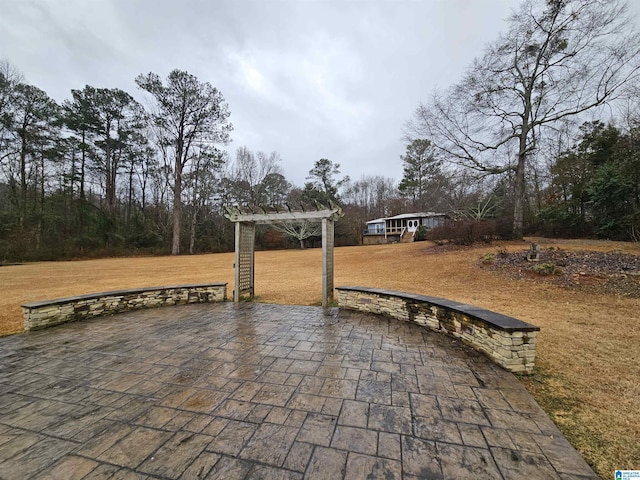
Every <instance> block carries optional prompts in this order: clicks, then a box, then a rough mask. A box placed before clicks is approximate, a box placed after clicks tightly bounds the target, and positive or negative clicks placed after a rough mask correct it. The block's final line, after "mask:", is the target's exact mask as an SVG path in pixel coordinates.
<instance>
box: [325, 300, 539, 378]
mask: <svg viewBox="0 0 640 480" xmlns="http://www.w3.org/2000/svg"><path fill="white" fill-rule="evenodd" d="M336 290H337V291H338V306H339V307H340V308H347V309H352V310H359V311H361V312H369V313H376V314H381V315H385V316H388V317H392V318H396V319H398V320H404V321H407V322H413V323H417V324H418V325H422V326H425V327H427V328H429V329H431V330H435V331H439V332H443V333H446V334H447V335H450V336H452V337H454V338H457V339H459V340H462V341H463V342H464V343H466V344H468V345H470V346H471V347H473V348H474V349H476V350H478V351H480V352H482V353H484V354H485V355H487V356H488V357H489V358H491V359H492V360H493V361H494V362H496V363H497V364H499V365H501V366H502V367H504V368H505V369H507V370H509V371H511V372H514V373H527V374H530V373H532V372H533V367H534V364H535V358H536V334H537V332H538V331H539V330H540V328H539V327H536V326H535V325H532V324H530V323H526V322H523V321H521V320H517V319H515V318H512V317H508V316H506V315H502V314H500V313H496V312H492V311H490V310H485V309H482V308H479V307H474V306H472V305H467V304H464V303H458V302H453V301H450V300H445V299H442V298H436V297H429V296H425V295H418V294H413V293H405V292H395V291H392V290H381V289H375V288H367V287H337V288H336Z"/></svg>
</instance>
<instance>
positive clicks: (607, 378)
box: [0, 240, 640, 478]
mask: <svg viewBox="0 0 640 480" xmlns="http://www.w3.org/2000/svg"><path fill="white" fill-rule="evenodd" d="M540 241H541V243H542V246H543V248H546V247H548V246H551V245H558V246H560V247H561V248H563V249H582V250H583V249H593V250H600V251H611V250H613V249H616V250H622V251H624V252H627V253H634V254H640V245H637V244H626V243H614V242H596V241H592V242H584V241H550V240H549V241H546V240H540ZM428 247H429V244H427V243H413V244H396V245H385V246H367V247H342V248H338V249H336V252H335V284H336V285H364V286H370V287H382V288H389V289H394V290H403V291H409V292H416V293H424V294H428V295H432V296H439V297H444V298H449V299H452V300H456V301H460V302H466V303H471V304H474V305H478V306H480V307H484V308H487V309H490V310H494V311H497V312H500V313H504V314H506V315H511V316H513V317H516V318H519V319H521V320H524V321H527V322H531V323H534V324H536V325H538V326H540V327H541V332H540V336H539V340H538V346H537V352H538V358H537V369H536V373H535V375H533V376H530V377H523V378H522V381H523V382H524V384H525V385H526V386H527V388H528V389H529V391H531V393H532V394H533V395H534V396H535V397H536V399H537V400H538V402H539V403H540V405H541V406H542V407H543V408H544V409H545V410H546V411H547V413H548V414H549V415H550V416H551V417H552V418H553V419H554V420H555V422H556V423H557V424H558V426H559V427H560V428H561V430H562V431H563V432H564V433H565V435H566V436H567V438H568V439H569V440H570V441H571V442H572V443H573V445H574V446H575V447H576V448H578V449H579V450H580V451H581V452H582V453H583V455H584V456H585V458H586V459H587V460H588V461H589V463H590V464H591V465H592V466H593V467H594V468H595V470H596V471H597V472H598V473H599V474H600V475H601V476H602V477H603V478H611V477H612V475H613V472H614V469H633V468H636V469H637V468H640V347H639V345H640V311H639V310H640V309H639V308H638V307H639V306H640V305H639V303H640V302H639V301H638V299H630V298H625V297H621V296H614V295H607V294H594V293H589V292H586V291H583V290H575V289H566V288H562V287H558V286H555V285H551V284H547V283H544V282H539V281H533V280H515V279H509V278H506V277H505V276H503V275H501V274H500V273H496V272H492V271H489V270H488V269H482V268H480V267H479V262H478V260H479V259H480V258H481V257H482V256H483V255H484V254H485V253H488V252H496V250H497V249H498V248H499V247H501V248H506V249H507V250H509V251H517V250H524V249H525V248H526V247H527V244H525V243H522V242H520V243H506V244H501V245H492V246H484V247H481V248H473V249H463V250H457V251H437V250H434V249H430V248H428ZM233 260H234V259H233V254H215V255H198V256H181V257H154V258H117V259H102V260H86V261H75V262H54V263H33V264H25V265H15V266H4V267H0V334H8V333H14V332H19V331H21V329H22V314H21V310H20V304H21V303H24V302H29V301H36V300H44V299H50V298H59V297H65V296H70V295H76V294H82V293H90V292H97V291H105V290H116V289H122V288H133V287H143V286H154V285H175V284H181V283H198V282H207V281H226V282H229V292H231V290H232V289H233ZM320 290H321V251H320V250H319V249H313V250H304V251H299V250H298V251H291V250H289V251H270V252H257V254H256V294H257V297H258V298H257V300H258V301H263V302H271V303H283V304H306V305H311V304H318V303H319V302H320V300H321V291H320Z"/></svg>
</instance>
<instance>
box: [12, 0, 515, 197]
mask: <svg viewBox="0 0 640 480" xmlns="http://www.w3.org/2000/svg"><path fill="white" fill-rule="evenodd" d="M516 5H517V2H515V1H513V0H422V1H418V0H414V1H408V0H395V1H392V0H387V1H382V0H377V1H373V0H371V1H365V0H358V1H343V0H335V1H320V0H317V1H303V0H299V1H292V0H279V1H276V0H271V1H270V0H255V1H248V0H201V1H198V0H0V59H3V60H8V61H9V62H10V63H12V64H13V65H14V66H15V67H17V68H18V69H19V70H20V71H21V72H22V73H23V74H24V75H25V77H26V80H27V81H28V82H29V83H31V84H33V85H35V86H37V87H39V88H41V89H43V90H45V91H46V92H47V93H48V94H49V95H50V96H51V97H53V98H54V99H55V100H57V101H58V102H62V101H63V100H64V99H66V98H69V97H70V90H71V89H72V88H74V89H81V88H83V87H84V86H85V85H87V84H88V85H92V86H94V87H105V88H116V87H117V88H121V89H123V90H126V91H128V92H129V93H131V94H132V95H133V96H134V97H136V98H138V99H139V100H142V99H143V98H144V95H143V93H142V92H141V91H140V90H138V89H137V87H136V85H135V82H134V79H135V77H136V76H137V75H138V74H140V73H148V72H155V73H157V74H159V75H160V76H161V77H163V78H165V77H166V76H167V74H168V73H169V72H170V71H171V70H172V69H174V68H179V69H182V70H187V71H188V72H190V73H192V74H194V75H196V76H197V77H198V79H199V80H200V81H207V82H210V83H211V84H212V85H214V86H215V87H217V88H218V89H219V90H220V91H221V92H222V93H223V95H224V97H225V98H226V100H227V102H228V104H229V108H230V110H231V120H232V123H233V124H234V127H235V129H234V132H233V133H232V138H233V142H232V143H231V144H230V145H228V146H227V147H226V148H227V150H228V151H229V152H230V153H232V154H234V155H235V150H236V148H238V147H239V146H243V145H246V146H247V147H248V148H250V149H251V150H254V151H258V150H263V151H266V152H271V151H273V150H276V151H277V152H279V153H280V155H281V157H282V159H283V162H282V167H283V168H284V170H285V174H286V176H287V178H288V179H289V180H290V181H293V182H294V183H295V184H297V185H302V183H303V182H304V179H305V177H306V175H307V173H308V171H309V169H310V168H311V167H312V166H313V162H314V161H315V160H318V159H320V158H329V159H330V160H332V161H334V162H337V163H339V164H340V165H341V170H342V173H343V174H348V175H349V176H351V178H353V179H358V178H360V177H361V176H362V175H363V174H365V175H384V176H388V177H393V178H396V179H400V178H401V177H402V162H401V160H400V158H399V157H400V155H401V154H403V153H404V149H405V145H404V142H403V140H402V126H403V123H404V122H405V121H406V120H407V119H409V118H410V117H411V115H412V113H413V111H414V109H415V108H416V106H417V105H418V103H419V102H420V101H421V100H426V99H427V98H428V96H429V94H430V92H431V91H432V90H433V89H434V87H447V86H448V85H450V84H451V83H452V82H455V81H456V80H457V79H459V77H460V75H461V74H462V72H463V71H464V69H465V68H466V67H467V66H468V65H469V63H470V62H471V61H472V60H473V58H474V57H475V56H478V55H480V54H481V52H482V49H483V46H484V45H485V44H486V43H488V42H490V41H492V40H493V39H495V38H496V37H497V35H498V33H499V32H500V31H504V30H505V24H504V20H505V19H506V18H507V16H508V15H509V13H510V11H511V9H512V8H514V7H515V6H516Z"/></svg>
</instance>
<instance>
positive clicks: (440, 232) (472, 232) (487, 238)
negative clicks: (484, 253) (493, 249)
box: [427, 220, 498, 245]
mask: <svg viewBox="0 0 640 480" xmlns="http://www.w3.org/2000/svg"><path fill="white" fill-rule="evenodd" d="M496 226H497V223H496V221H494V220H457V221H454V222H447V223H445V224H444V225H440V226H438V227H436V228H434V229H433V230H431V231H430V232H429V234H428V235H427V239H428V240H432V241H434V242H436V243H437V244H442V243H445V242H451V243H454V244H456V245H472V244H474V243H478V242H486V243H490V242H491V241H492V240H496V239H497V238H498V235H497V233H496Z"/></svg>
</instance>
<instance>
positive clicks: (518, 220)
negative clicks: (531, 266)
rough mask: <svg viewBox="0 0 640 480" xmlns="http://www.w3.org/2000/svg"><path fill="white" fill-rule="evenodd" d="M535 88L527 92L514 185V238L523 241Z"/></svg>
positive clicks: (531, 87)
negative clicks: (528, 148)
mask: <svg viewBox="0 0 640 480" xmlns="http://www.w3.org/2000/svg"><path fill="white" fill-rule="evenodd" d="M532 89H533V86H529V88H527V90H526V92H525V98H524V112H523V113H522V127H521V128H522V131H521V132H520V138H519V140H520V141H519V145H518V165H517V166H516V172H515V173H516V176H515V179H514V185H513V195H514V199H513V231H512V234H513V238H514V240H522V236H523V232H524V200H525V193H526V191H525V167H526V163H527V137H528V136H529V131H530V130H531V127H530V126H529V115H531V91H532Z"/></svg>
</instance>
